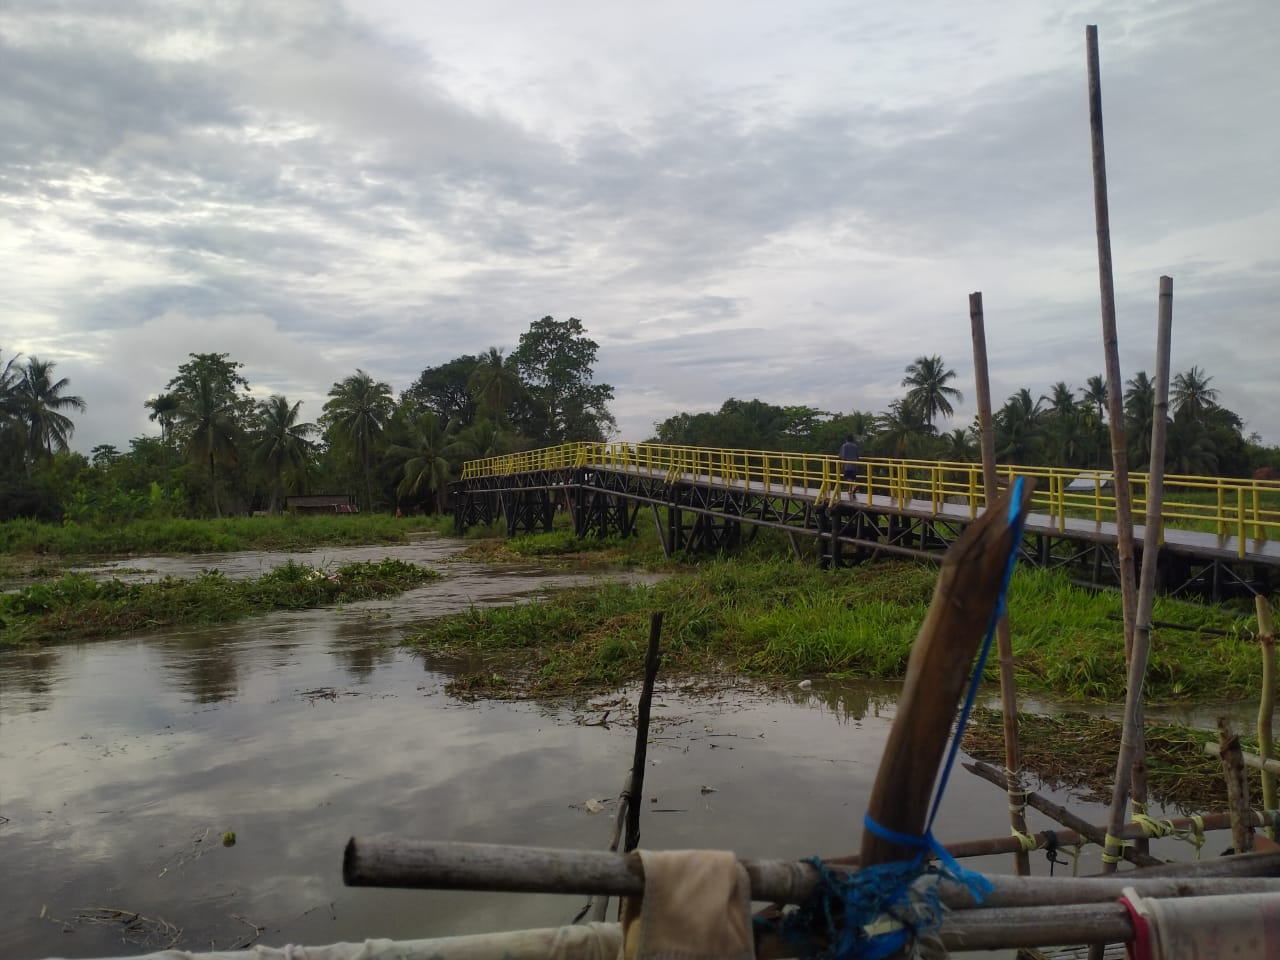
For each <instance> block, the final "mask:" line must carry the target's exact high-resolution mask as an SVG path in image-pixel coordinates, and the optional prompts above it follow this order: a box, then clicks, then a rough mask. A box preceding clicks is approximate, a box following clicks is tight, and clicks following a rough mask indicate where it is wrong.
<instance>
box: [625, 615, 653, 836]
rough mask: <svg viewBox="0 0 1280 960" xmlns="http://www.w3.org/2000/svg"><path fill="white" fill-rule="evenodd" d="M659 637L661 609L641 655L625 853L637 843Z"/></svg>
mask: <svg viewBox="0 0 1280 960" xmlns="http://www.w3.org/2000/svg"><path fill="white" fill-rule="evenodd" d="M661 638H662V611H661V610H659V611H656V612H654V614H653V615H652V616H651V617H650V618H649V649H648V651H647V652H646V654H645V659H644V686H643V687H642V688H641V690H640V708H639V716H638V717H637V718H636V749H635V755H634V757H633V759H632V761H631V781H632V783H633V784H634V790H632V792H631V795H630V796H629V797H628V798H627V842H626V846H625V847H624V848H623V849H625V850H626V851H627V852H628V853H630V852H631V851H632V850H634V849H635V848H636V847H638V846H640V808H641V807H642V806H643V803H640V802H639V800H640V799H641V798H642V797H643V796H644V764H645V756H646V754H647V752H648V746H649V711H650V710H651V709H652V706H653V685H654V683H655V682H656V681H657V679H658V667H659V666H661V664H662V658H661V657H660V656H659V655H658V641H659V640H660V639H661Z"/></svg>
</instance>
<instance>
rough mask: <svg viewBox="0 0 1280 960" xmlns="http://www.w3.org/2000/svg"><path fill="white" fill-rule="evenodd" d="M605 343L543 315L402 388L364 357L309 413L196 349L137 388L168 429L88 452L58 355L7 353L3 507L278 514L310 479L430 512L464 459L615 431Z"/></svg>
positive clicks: (100, 514) (53, 516) (59, 513)
mask: <svg viewBox="0 0 1280 960" xmlns="http://www.w3.org/2000/svg"><path fill="white" fill-rule="evenodd" d="M597 351H598V345H597V344H596V342H595V341H594V340H591V339H590V338H589V337H588V336H587V335H586V330H585V328H584V327H583V325H582V322H581V321H580V320H578V319H577V318H573V317H571V318H570V319H568V320H565V321H558V320H556V319H555V318H553V317H550V316H548V317H543V318H542V319H541V320H537V321H535V322H533V323H532V324H530V326H529V329H528V330H527V331H526V332H525V333H523V334H521V335H520V338H519V342H518V343H517V345H516V347H515V348H514V349H513V350H511V351H510V353H506V352H505V351H504V350H502V349H500V348H498V347H489V348H488V349H487V350H486V351H484V352H483V353H480V354H475V355H471V354H467V355H464V356H460V357H456V358H455V359H453V360H450V361H449V362H447V363H444V364H441V365H440V366H436V367H427V368H426V369H425V370H423V371H422V373H421V374H420V375H419V376H418V378H417V379H416V380H415V381H414V382H413V383H412V384H410V385H409V386H408V387H407V388H406V389H405V390H403V391H402V392H401V393H400V395H399V397H396V396H395V395H394V393H393V391H392V388H391V385H390V384H388V383H386V382H384V381H379V380H377V379H375V378H374V377H373V376H371V375H370V374H368V373H367V372H365V371H364V370H361V369H357V370H356V371H355V372H354V373H352V374H350V375H349V376H346V377H344V378H342V379H341V380H338V381H337V382H335V383H334V384H333V385H332V386H331V387H330V389H329V391H328V397H327V400H326V401H325V403H324V406H323V409H322V410H321V411H320V415H319V417H317V418H316V419H315V420H314V421H308V420H306V419H305V418H304V417H303V414H302V409H301V408H302V403H301V402H300V401H299V402H291V401H290V400H289V399H288V398H287V397H285V396H280V395H272V396H269V397H267V398H265V399H262V398H256V397H255V396H254V395H253V393H252V391H251V385H250V383H249V381H248V380H247V379H246V378H245V376H244V374H243V373H242V370H243V368H244V365H243V364H242V363H240V362H239V361H237V360H235V359H233V358H232V357H231V356H230V355H229V354H225V353H201V354H190V355H189V357H188V360H187V362H186V363H183V364H182V365H181V366H179V367H178V369H177V371H176V373H175V375H174V376H173V377H172V378H171V379H170V380H169V381H168V382H167V383H166V384H164V385H163V387H162V388H161V389H159V390H158V391H157V392H155V393H154V394H153V395H152V396H150V397H149V398H147V399H146V400H145V401H144V405H145V407H146V408H147V410H149V411H150V419H151V421H152V422H154V423H156V424H157V426H158V427H159V432H160V435H159V437H155V436H139V437H135V438H133V439H132V440H131V441H129V447H128V449H127V450H120V449H118V448H116V447H115V446H112V445H105V444H104V445H100V446H97V447H94V448H93V450H92V451H91V453H90V455H89V456H88V457H85V456H83V455H82V454H79V453H76V452H73V451H72V450H71V449H70V447H69V443H70V439H71V437H72V434H73V432H74V427H75V425H74V421H73V420H72V419H71V416H70V414H72V413H74V412H83V411H84V410H85V408H86V404H85V400H84V399H83V398H81V397H78V396H73V395H71V394H70V393H69V392H68V390H69V382H68V380H66V379H65V378H64V379H54V375H53V369H54V367H55V364H54V363H53V362H51V361H42V360H39V359H38V358H36V357H30V358H22V357H19V356H10V357H9V358H8V360H7V362H5V363H4V365H3V367H0V371H3V377H2V378H0V520H3V519H10V518H13V517H21V516H30V517H37V518H40V519H46V520H60V519H64V518H69V519H72V520H99V519H129V518H135V517H142V516H222V515H223V514H226V513H246V512H249V511H254V510H263V511H268V512H272V511H275V510H278V509H280V508H281V506H282V505H283V503H284V499H285V497H286V496H288V495H289V494H294V493H308V492H310V493H317V492H320V493H352V494H354V495H355V496H356V498H357V501H358V503H359V505H360V506H361V508H362V509H365V510H370V509H373V510H392V509H401V510H404V511H406V512H408V511H425V512H432V511H435V510H438V509H440V508H441V507H442V506H443V494H444V491H445V489H446V487H447V485H448V483H449V481H450V480H451V479H452V478H454V477H456V476H457V474H458V472H459V471H460V469H461V466H462V464H463V463H464V462H465V461H466V460H468V459H472V458H475V457H488V456H494V455H497V454H502V453H508V452H512V451H514V450H520V449H529V448H532V447H537V446H544V445H546V444H551V443H559V442H562V441H564V440H570V439H572V440H603V439H605V438H606V437H608V436H609V435H611V434H612V433H613V432H615V431H616V429H617V423H616V421H615V419H614V417H613V414H612V413H611V412H610V410H609V403H610V401H612V400H613V387H612V386H610V385H609V384H604V383H597V382H596V381H595V377H594V366H595V362H596V355H597ZM0 359H2V358H0Z"/></svg>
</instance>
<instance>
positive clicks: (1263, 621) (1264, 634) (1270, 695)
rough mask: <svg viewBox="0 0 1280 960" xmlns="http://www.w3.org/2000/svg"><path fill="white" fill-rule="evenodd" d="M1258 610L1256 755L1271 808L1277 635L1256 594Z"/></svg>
mask: <svg viewBox="0 0 1280 960" xmlns="http://www.w3.org/2000/svg"><path fill="white" fill-rule="evenodd" d="M1254 601H1255V605H1256V606H1257V609H1258V644H1259V645H1260V646H1261V647H1262V696H1261V698H1260V699H1259V701H1258V756H1259V759H1261V760H1262V761H1263V762H1262V806H1263V807H1264V808H1265V809H1268V810H1270V809H1272V808H1274V807H1275V805H1276V778H1275V771H1273V770H1271V769H1268V766H1267V762H1268V761H1271V762H1273V763H1274V761H1273V760H1272V756H1273V754H1272V745H1271V720H1272V717H1273V716H1274V714H1275V705H1276V635H1275V630H1274V628H1273V627H1272V626H1271V602H1270V601H1269V600H1268V599H1267V598H1266V597H1255V598H1254ZM1267 836H1268V837H1269V838H1270V839H1272V840H1274V839H1276V831H1275V828H1274V827H1268V828H1267Z"/></svg>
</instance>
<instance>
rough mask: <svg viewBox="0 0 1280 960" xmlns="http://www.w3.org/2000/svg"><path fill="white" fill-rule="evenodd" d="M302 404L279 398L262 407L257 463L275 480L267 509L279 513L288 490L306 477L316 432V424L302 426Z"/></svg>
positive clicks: (272, 482) (258, 412)
mask: <svg viewBox="0 0 1280 960" xmlns="http://www.w3.org/2000/svg"><path fill="white" fill-rule="evenodd" d="M301 406H302V401H301V400H299V401H298V402H297V403H295V404H293V405H290V404H289V401H288V400H286V399H285V398H284V397H282V396H279V395H273V396H272V397H271V398H270V399H268V400H263V401H262V402H260V403H259V404H258V408H257V414H258V429H257V438H256V442H255V444H254V448H253V460H254V463H256V464H257V465H258V466H259V467H261V468H262V469H263V470H264V471H266V473H267V475H268V476H270V477H271V502H270V504H269V505H268V507H267V509H268V510H269V511H270V512H271V513H275V512H276V509H277V508H278V507H279V504H280V495H281V494H282V493H283V492H284V490H285V488H286V486H291V485H293V484H296V482H297V480H298V478H299V477H301V476H302V475H303V474H304V473H306V469H307V456H308V454H309V453H310V450H311V441H310V440H308V439H307V438H308V437H309V436H311V435H312V434H314V433H315V432H316V425H315V424H314V423H299V422H298V408H299V407H301Z"/></svg>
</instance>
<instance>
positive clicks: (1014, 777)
mask: <svg viewBox="0 0 1280 960" xmlns="http://www.w3.org/2000/svg"><path fill="white" fill-rule="evenodd" d="M969 326H970V330H971V333H972V336H973V379H974V384H975V388H976V390H977V393H978V423H979V426H980V436H981V441H982V487H983V501H984V502H985V503H987V504H991V503H994V502H995V501H996V498H997V491H998V483H997V477H996V443H995V436H994V432H993V431H992V428H991V380H990V373H989V370H988V367H987V330H986V323H985V320H984V318H983V312H982V291H981V290H979V291H976V292H974V293H971V294H969ZM1020 546H1021V545H1020V544H1018V545H1015V547H1014V549H1015V550H1016V549H1018V548H1019V547H1020ZM996 647H997V650H998V652H999V656H1000V704H1001V706H1002V708H1003V721H1004V766H1005V769H1006V770H1007V771H1008V773H1009V776H1008V780H1009V782H1008V785H1007V788H1006V792H1007V793H1008V795H1009V826H1010V828H1011V829H1012V830H1013V832H1014V834H1016V835H1017V836H1018V837H1025V836H1026V835H1027V816H1026V813H1025V810H1026V802H1027V801H1026V792H1025V790H1024V789H1023V783H1022V757H1021V753H1020V750H1019V747H1018V681H1017V679H1016V678H1015V676H1014V672H1013V638H1012V636H1011V635H1010V633H1009V617H1008V615H1007V614H1004V613H1002V614H1001V616H1000V622H999V623H997V624H996ZM1014 871H1015V872H1016V873H1017V874H1018V876H1020V877H1025V876H1027V875H1028V874H1030V873H1031V860H1030V858H1029V857H1028V856H1027V851H1026V849H1025V848H1023V847H1022V846H1021V845H1019V847H1018V849H1017V851H1016V852H1015V853H1014Z"/></svg>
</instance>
